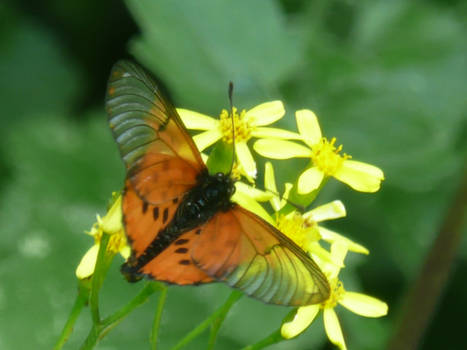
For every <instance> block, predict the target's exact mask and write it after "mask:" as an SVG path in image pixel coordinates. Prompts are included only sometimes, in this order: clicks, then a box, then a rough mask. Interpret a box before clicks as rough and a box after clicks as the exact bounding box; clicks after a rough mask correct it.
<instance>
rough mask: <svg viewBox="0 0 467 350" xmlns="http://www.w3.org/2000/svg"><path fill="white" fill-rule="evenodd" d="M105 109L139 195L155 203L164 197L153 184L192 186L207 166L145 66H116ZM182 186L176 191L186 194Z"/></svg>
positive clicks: (124, 63)
mask: <svg viewBox="0 0 467 350" xmlns="http://www.w3.org/2000/svg"><path fill="white" fill-rule="evenodd" d="M106 110H107V113H108V115H109V124H110V128H111V129H112V132H113V135H114V138H115V140H116V141H117V144H118V146H119V149H120V154H121V156H122V159H123V161H124V162H125V165H126V167H127V177H128V178H129V179H130V180H131V182H132V184H133V185H134V186H135V190H136V191H137V192H138V194H139V195H140V196H141V197H143V198H145V199H147V200H149V201H151V202H154V203H156V202H160V201H161V200H163V199H164V198H162V199H161V198H159V197H161V195H160V194H158V191H157V189H156V188H155V184H158V185H159V186H160V187H164V186H165V187H168V185H170V187H171V186H172V185H174V186H177V185H180V184H182V185H184V186H193V185H194V183H195V179H196V175H197V174H198V173H199V172H201V171H202V170H203V169H205V166H204V163H203V162H202V160H201V156H200V154H199V152H198V150H197V149H196V146H195V145H194V143H193V141H192V139H191V137H190V136H189V135H188V133H187V132H186V130H185V128H184V126H183V123H182V122H181V120H180V117H179V116H178V114H177V113H176V111H175V109H174V108H173V106H172V105H171V104H170V103H169V102H167V100H166V99H165V98H164V97H163V96H162V95H161V92H160V91H159V88H158V87H157V85H156V83H155V82H154V80H153V79H152V78H151V77H150V75H149V74H148V73H146V71H145V70H144V69H143V68H141V67H139V66H137V65H135V64H133V63H131V62H127V61H120V62H117V63H116V64H115V65H114V67H113V69H112V72H111V75H110V79H109V83H108V88H107V96H106ZM151 168H153V169H151ZM163 173H165V174H166V176H165V177H164V174H163ZM177 174H178V177H177ZM180 174H182V175H180ZM184 186H180V187H179V189H178V191H180V193H183V192H186V187H184ZM173 191H174V192H176V191H177V190H175V189H174V190H173ZM151 195H152V196H154V197H152V198H150V197H151ZM162 197H164V196H162Z"/></svg>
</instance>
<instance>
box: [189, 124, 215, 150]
mask: <svg viewBox="0 0 467 350" xmlns="http://www.w3.org/2000/svg"><path fill="white" fill-rule="evenodd" d="M221 137H222V135H221V132H220V131H219V130H218V129H212V130H208V131H205V132H202V133H200V134H198V135H195V136H193V141H195V144H196V147H198V149H199V151H200V152H201V151H203V150H205V149H206V148H208V147H209V146H211V145H212V144H213V143H215V142H216V141H218V140H219V139H220V138H221Z"/></svg>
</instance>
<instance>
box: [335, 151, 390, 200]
mask: <svg viewBox="0 0 467 350" xmlns="http://www.w3.org/2000/svg"><path fill="white" fill-rule="evenodd" d="M334 177H335V178H336V179H338V180H339V181H342V182H344V183H346V184H347V185H349V186H350V187H352V188H353V189H354V190H356V191H360V192H376V191H378V190H379V187H380V185H381V181H382V180H384V174H383V171H382V170H381V169H380V168H378V167H375V166H374V165H371V164H367V163H362V162H358V161H355V160H347V159H346V160H344V161H343V162H342V166H341V167H340V169H339V170H338V171H337V172H336V173H335V174H334Z"/></svg>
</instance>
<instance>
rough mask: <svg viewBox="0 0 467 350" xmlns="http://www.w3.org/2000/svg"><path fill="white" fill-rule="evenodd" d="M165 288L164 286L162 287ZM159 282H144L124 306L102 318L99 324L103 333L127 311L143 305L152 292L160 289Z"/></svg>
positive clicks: (129, 311)
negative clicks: (103, 330)
mask: <svg viewBox="0 0 467 350" xmlns="http://www.w3.org/2000/svg"><path fill="white" fill-rule="evenodd" d="M164 288H165V287H164ZM161 289H162V288H161V287H160V285H159V283H157V282H146V284H145V285H144V287H143V288H142V289H141V290H140V291H139V293H138V294H136V296H135V297H134V298H133V299H132V300H130V301H129V302H128V304H126V305H125V306H124V307H122V308H121V309H120V310H118V311H117V312H115V313H114V314H113V315H110V316H109V317H107V318H105V319H104V320H102V322H101V325H102V326H103V327H104V328H105V333H107V331H108V330H109V329H108V328H109V327H110V328H113V327H114V326H116V325H117V324H118V323H120V322H121V321H122V320H123V319H124V318H125V317H126V316H128V314H129V313H131V312H132V311H133V310H134V309H136V308H137V307H138V306H140V305H143V304H144V303H145V302H146V301H147V300H148V298H149V297H150V296H151V295H152V294H154V292H156V291H158V290H161Z"/></svg>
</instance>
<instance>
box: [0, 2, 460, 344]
mask: <svg viewBox="0 0 467 350" xmlns="http://www.w3.org/2000/svg"><path fill="white" fill-rule="evenodd" d="M466 15H467V4H466V3H465V1H461V0H450V1H442V0H438V1H410V2H409V1H370V0H364V1H351V0H347V1H345V0H331V1H326V0H321V1H316V0H315V1H306V0H290V1H286V0H282V1H266V0H261V1H251V0H250V1H247V0H241V1H239V0H237V1H206V0H202V1H199V0H198V1H181V0H176V1H168V0H167V1H155V0H128V1H126V2H125V3H122V2H119V1H110V0H107V1H100V2H95V1H73V2H68V1H59V0H48V1H42V2H41V3H39V2H37V3H36V2H31V1H26V0H22V1H6V2H5V1H3V2H2V3H1V4H0V77H1V79H0V111H1V112H0V118H1V119H0V123H1V124H0V125H1V127H0V235H1V236H0V349H50V348H51V346H52V344H53V343H54V342H55V341H56V339H57V337H58V334H59V332H60V330H61V328H62V326H63V324H64V322H65V320H66V317H67V314H68V312H69V310H70V308H71V305H72V302H73V299H74V297H75V293H76V290H77V287H76V280H75V277H74V269H75V268H76V266H77V264H78V262H79V260H80V258H81V256H82V255H83V254H84V252H85V251H86V250H87V249H88V248H89V247H90V245H91V244H92V239H91V238H89V237H88V236H86V235H84V234H83V231H84V230H87V229H89V227H90V226H91V225H92V223H93V222H94V220H95V214H96V213H101V214H102V213H104V210H105V206H106V203H107V200H108V199H109V198H110V194H111V192H112V191H115V190H118V189H119V188H120V187H121V185H122V181H123V177H124V170H123V166H122V163H121V161H120V159H119V157H118V153H117V147H116V145H115V144H114V142H113V140H112V137H111V135H110V132H109V130H108V128H107V125H106V116H105V113H104V110H103V104H104V103H103V96H104V92H105V84H106V80H107V76H108V72H109V70H110V67H111V65H112V64H113V63H114V62H115V61H116V60H117V59H120V58H124V57H131V56H133V57H134V58H135V59H136V60H137V61H139V62H141V63H142V64H144V65H146V66H147V67H148V68H149V69H151V70H152V71H153V72H154V73H155V74H156V76H157V77H158V78H159V79H160V80H161V82H162V83H163V84H164V85H165V86H166V88H167V90H168V91H169V92H170V95H171V96H172V99H173V100H174V101H175V103H176V105H177V106H181V107H185V108H191V109H195V110H197V111H200V112H203V113H206V114H211V115H217V114H218V112H219V111H220V108H223V107H226V106H227V105H228V102H227V95H226V90H227V83H228V81H229V80H233V81H234V82H235V86H236V87H235V89H236V90H235V96H234V99H235V105H236V106H238V107H240V108H250V107H252V106H254V105H255V104H258V103H260V102H263V101H268V100H272V99H282V100H283V101H284V103H285V104H286V109H287V115H286V117H285V118H284V119H283V120H282V121H281V123H280V125H282V126H286V127H290V128H292V129H293V128H295V121H294V117H293V111H294V110H296V109H299V108H311V109H313V110H314V111H315V112H316V113H317V114H318V116H319V117H320V122H321V124H322V128H323V130H324V133H325V134H326V135H328V136H336V137H337V138H338V142H339V143H343V144H344V145H345V148H344V149H345V151H346V152H347V153H349V154H351V155H352V156H353V157H354V159H357V160H362V161H366V162H369V163H372V164H375V165H378V166H379V167H381V168H382V169H383V170H384V172H385V175H386V178H387V180H386V181H384V183H383V186H382V189H381V191H380V192H378V193H377V194H363V193H356V192H353V191H351V190H350V189H349V188H348V187H346V186H345V185H342V184H340V183H337V182H335V181H330V182H329V184H328V185H327V187H326V189H325V191H324V192H323V193H322V194H321V195H320V197H319V198H318V202H319V203H324V202H326V201H329V200H333V199H341V200H343V201H344V203H345V205H346V207H347V211H348V217H347V218H345V219H341V220H339V221H338V222H333V223H330V224H329V225H328V227H330V228H333V229H336V230H339V232H342V233H344V234H346V235H348V236H349V237H351V238H352V239H354V240H356V241H358V242H360V243H362V244H364V245H365V246H366V247H368V248H369V249H370V251H371V255H370V256H368V257H366V256H359V255H356V254H351V255H349V257H348V260H347V266H348V268H347V269H346V270H345V271H344V272H345V273H344V274H343V275H342V278H343V280H344V283H345V286H346V288H347V289H348V290H355V291H361V292H364V293H367V294H370V295H374V296H377V297H379V298H381V299H383V300H385V301H387V303H388V304H389V315H388V316H387V317H384V318H381V319H367V318H362V317H359V316H356V315H353V314H352V313H351V312H349V311H347V310H345V309H344V308H342V307H339V308H338V309H337V311H338V314H339V317H340V319H341V321H342V326H343V329H344V333H345V337H346V340H347V343H348V346H349V348H350V349H354V350H355V349H383V348H384V346H385V344H386V343H387V341H388V339H389V338H390V337H391V336H392V334H393V332H394V330H395V329H396V327H397V324H398V320H399V318H400V316H401V315H402V314H403V312H404V307H403V305H404V304H403V303H404V300H405V299H404V297H405V295H406V293H407V291H408V288H410V286H411V285H412V283H413V281H414V279H415V277H416V276H417V273H418V271H419V269H420V266H421V263H422V261H423V258H424V256H425V255H426V253H427V252H428V249H429V248H430V245H431V243H432V241H433V239H434V238H435V237H436V234H437V232H438V229H439V227H440V225H441V222H442V219H443V217H444V215H445V212H446V210H447V209H448V208H449V206H450V205H451V202H452V198H453V195H454V192H455V190H456V186H457V184H458V182H459V180H460V174H461V170H462V167H463V166H464V165H465V159H466V137H467V98H466V97H467V85H466V78H467V63H466V62H467V61H466V59H467V41H466V38H467V29H466V23H467V22H466V17H467V16H466ZM284 164H287V165H288V164H289V163H284ZM292 164H296V165H297V166H298V167H299V166H301V165H302V163H300V162H294V163H292ZM297 170H299V168H297ZM278 172H279V173H280V175H281V178H282V180H292V179H291V178H288V175H287V174H285V168H284V169H282V171H281V169H280V168H278ZM318 202H317V203H318ZM463 232H464V233H465V232H466V230H465V225H464V230H463ZM458 251H459V254H458V257H457V259H456V261H455V265H454V269H453V271H452V274H451V277H450V279H449V283H448V284H447V286H446V291H445V293H444V295H443V298H442V300H441V302H440V304H439V305H438V307H437V309H436V311H435V316H434V319H433V320H432V322H431V323H430V326H429V329H428V331H427V333H426V336H425V338H424V340H423V344H422V346H421V348H423V349H439V348H441V347H446V346H447V348H461V347H463V346H464V345H465V340H464V338H463V333H462V332H465V324H466V323H465V311H466V310H467V284H466V280H465V276H466V274H467V254H466V252H467V249H466V241H465V239H464V240H463V241H462V245H461V246H460V247H458ZM116 260H118V259H116ZM120 262H121V261H120V260H118V261H115V264H114V266H113V267H112V270H111V273H110V276H109V278H108V279H107V280H106V283H105V285H104V291H103V293H104V296H103V298H102V304H103V306H102V308H103V312H104V313H105V314H107V313H109V312H111V311H114V310H115V309H116V308H118V307H119V306H121V305H123V304H124V303H125V302H126V301H128V299H129V298H130V297H131V296H132V295H134V294H135V293H136V291H137V289H138V288H140V286H138V285H129V284H127V283H126V282H125V281H124V280H123V279H122V277H121V276H120V275H119V272H118V265H119V264H120ZM228 293H229V290H228V288H227V287H225V286H224V285H210V286H205V287H197V288H196V287H186V288H177V287H173V288H170V291H169V297H168V305H167V308H166V310H165V313H164V318H163V323H162V329H161V348H162V349H166V348H168V346H170V345H173V344H174V343H175V342H176V341H177V340H178V339H180V337H181V336H182V335H184V334H186V332H188V331H189V330H190V329H191V328H192V327H194V326H195V325H196V324H197V323H199V322H200V321H201V320H202V319H204V318H205V317H206V316H207V315H209V313H210V312H211V311H212V310H213V309H214V308H216V307H217V306H218V305H220V304H221V303H222V301H223V300H224V299H225V298H226V296H227V295H228ZM155 302H156V298H153V299H152V301H151V302H149V303H147V304H146V305H144V306H143V307H141V308H140V309H138V310H136V311H135V312H134V314H132V315H131V316H130V317H129V318H128V319H127V320H125V321H124V322H123V323H122V324H121V325H119V326H118V328H117V329H116V330H115V331H114V332H112V333H110V334H109V335H108V336H107V337H106V338H105V339H104V340H103V341H102V342H101V344H100V345H99V346H98V347H97V348H98V349H105V350H107V349H130V348H131V349H147V348H149V343H148V335H149V331H150V327H151V322H152V317H153V315H154V310H155ZM286 313H287V310H286V309H285V308H281V307H274V306H268V305H264V304H262V303H260V302H256V301H254V300H251V299H248V298H244V299H242V300H241V302H240V303H239V304H238V305H237V306H235V308H234V309H233V310H232V312H231V314H230V315H229V317H228V319H227V322H226V323H225V325H224V327H223V328H222V330H221V334H220V339H219V344H218V348H219V349H237V348H240V347H241V346H243V345H246V344H249V343H252V342H255V341H257V340H259V339H260V338H262V337H263V336H266V335H267V334H268V333H269V332H271V331H272V330H274V329H275V328H277V326H278V325H279V323H280V321H281V319H282V317H283V316H284V315H285V314H286ZM89 326H90V318H89V314H88V310H84V312H83V314H82V315H81V318H80V319H79V321H78V323H77V324H76V327H75V330H74V333H73V335H72V336H71V338H70V340H69V343H68V344H67V346H66V347H65V348H67V349H76V348H78V346H79V345H80V344H81V342H82V341H83V339H84V337H85V335H86V334H87V331H88V329H89ZM205 342H206V337H202V338H200V339H199V341H197V342H195V343H194V344H192V345H191V346H189V347H188V348H189V349H202V348H203V346H204V344H205ZM272 348H274V349H332V348H333V347H332V346H331V345H330V344H329V343H328V342H327V341H326V337H325V335H324V330H323V326H322V318H321V316H320V317H319V318H318V319H317V321H316V322H315V323H314V324H313V326H312V327H311V328H310V329H309V330H308V331H307V332H306V333H304V334H303V335H302V336H301V337H299V338H298V339H296V340H293V341H290V342H286V343H282V344H280V345H276V346H274V347H272Z"/></svg>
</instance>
